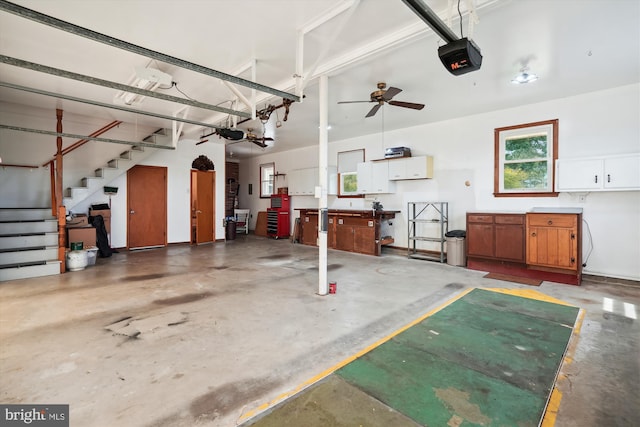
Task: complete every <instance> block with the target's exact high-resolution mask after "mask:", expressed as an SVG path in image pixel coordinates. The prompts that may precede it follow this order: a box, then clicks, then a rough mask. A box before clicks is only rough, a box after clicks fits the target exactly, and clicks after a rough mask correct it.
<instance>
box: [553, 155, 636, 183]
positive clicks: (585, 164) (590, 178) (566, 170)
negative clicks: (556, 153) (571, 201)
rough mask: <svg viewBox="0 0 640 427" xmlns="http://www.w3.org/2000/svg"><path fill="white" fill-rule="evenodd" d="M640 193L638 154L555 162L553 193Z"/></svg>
mask: <svg viewBox="0 0 640 427" xmlns="http://www.w3.org/2000/svg"><path fill="white" fill-rule="evenodd" d="M636 190H640V154H638V153H633V154H625V155H615V156H602V157H589V158H582V159H559V160H557V161H556V191H567V192H570V191H576V192H580V191H585V192H586V191H636Z"/></svg>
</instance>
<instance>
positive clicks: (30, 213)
mask: <svg viewBox="0 0 640 427" xmlns="http://www.w3.org/2000/svg"><path fill="white" fill-rule="evenodd" d="M51 218H54V216H53V214H52V213H51V208H0V220H1V221H13V220H23V221H24V220H31V219H33V220H37V219H51Z"/></svg>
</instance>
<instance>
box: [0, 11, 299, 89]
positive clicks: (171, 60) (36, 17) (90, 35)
mask: <svg viewBox="0 0 640 427" xmlns="http://www.w3.org/2000/svg"><path fill="white" fill-rule="evenodd" d="M0 10H4V11H5V12H9V13H13V14H14V15H18V16H20V17H23V18H26V19H30V20H32V21H35V22H38V23H40V24H44V25H48V26H50V27H53V28H56V29H58V30H62V31H66V32H68V33H71V34H75V35H77V36H80V37H84V38H87V39H90V40H93V41H97V42H99V43H104V44H106V45H108V46H113V47H117V48H119V49H122V50H126V51H129V52H133V53H137V54H139V55H142V56H146V57H148V58H152V59H156V60H158V61H162V62H164V63H167V64H172V65H176V66H178V67H181V68H185V69H187V70H191V71H194V72H196V73H201V74H204V75H207V76H210V77H215V78H217V79H220V80H226V81H228V82H232V83H235V84H239V85H241V86H245V87H248V88H252V89H257V90H259V91H262V92H266V93H270V94H272V95H276V96H280V97H282V98H286V99H291V100H292V101H300V97H299V96H296V95H294V94H291V93H287V92H284V91H281V90H278V89H274V88H271V87H269V86H265V85H262V84H259V83H255V82H252V81H249V80H245V79H242V78H240V77H237V76H232V75H230V74H227V73H223V72H221V71H216V70H214V69H211V68H207V67H204V66H202V65H198V64H195V63H193V62H189V61H185V60H183V59H180V58H176V57H174V56H171V55H166V54H164V53H160V52H157V51H155V50H151V49H147V48H144V47H142V46H138V45H135V44H132V43H128V42H125V41H124V40H120V39H117V38H115V37H110V36H107V35H105V34H102V33H98V32H96V31H93V30H89V29H88V28H84V27H80V26H78V25H75V24H72V23H70V22H66V21H63V20H61V19H57V18H54V17H52V16H49V15H45V14H43V13H40V12H37V11H35V10H32V9H28V8H26V7H22V6H19V5H17V4H14V3H11V2H8V1H6V0H0Z"/></svg>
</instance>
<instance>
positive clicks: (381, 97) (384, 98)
mask: <svg viewBox="0 0 640 427" xmlns="http://www.w3.org/2000/svg"><path fill="white" fill-rule="evenodd" d="M386 87H387V84H386V83H384V82H380V83H378V90H376V91H373V92H371V99H370V100H369V101H340V102H338V104H353V103H356V102H377V104H376V105H374V106H373V108H372V109H371V110H370V111H369V112H368V113H367V115H366V116H365V117H372V116H374V115H375V114H376V113H377V112H378V110H379V109H380V107H382V106H383V105H384V103H385V102H386V103H387V104H389V105H395V106H396V107H404V108H411V109H413V110H422V109H423V108H424V104H416V103H413V102H403V101H392V100H391V99H392V98H393V97H394V96H396V95H397V94H399V93H400V92H402V89H398V88H397V87H393V86H391V87H390V88H389V89H386V90H385V88H386Z"/></svg>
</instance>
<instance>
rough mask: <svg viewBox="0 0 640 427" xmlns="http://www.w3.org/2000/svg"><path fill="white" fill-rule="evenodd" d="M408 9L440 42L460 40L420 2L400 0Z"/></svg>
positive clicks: (416, 0) (420, 0)
mask: <svg viewBox="0 0 640 427" xmlns="http://www.w3.org/2000/svg"><path fill="white" fill-rule="evenodd" d="M402 1H403V2H404V4H406V5H407V6H408V7H409V9H411V10H412V11H413V13H415V14H416V15H418V17H420V19H422V20H423V21H424V22H425V23H426V24H427V25H428V26H429V27H431V29H432V30H433V31H434V32H435V33H436V34H437V35H438V36H440V38H442V40H444V41H446V42H447V43H451V42H454V41H456V40H460V37H458V35H457V34H456V33H454V32H453V31H451V28H449V27H447V24H445V23H444V22H442V20H441V19H440V17H438V15H436V13H435V12H434V11H433V10H431V8H429V6H427V5H426V4H425V3H424V1H422V0H402Z"/></svg>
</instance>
